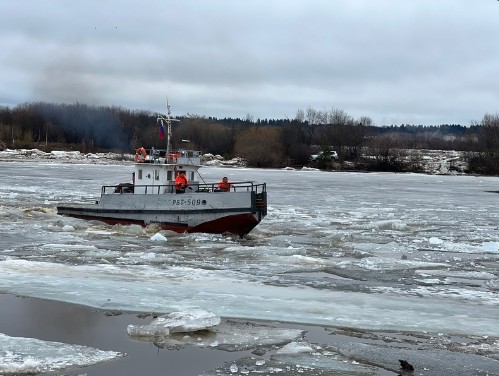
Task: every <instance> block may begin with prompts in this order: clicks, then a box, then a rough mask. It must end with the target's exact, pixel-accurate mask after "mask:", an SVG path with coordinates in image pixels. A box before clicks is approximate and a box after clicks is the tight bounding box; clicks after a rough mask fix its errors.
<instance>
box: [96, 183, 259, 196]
mask: <svg viewBox="0 0 499 376" xmlns="http://www.w3.org/2000/svg"><path fill="white" fill-rule="evenodd" d="M230 184H231V185H232V186H231V187H230V191H229V192H255V193H257V194H258V193H262V192H266V191H267V184H266V183H253V182H251V181H245V182H234V183H233V182H231V183H230ZM190 187H191V189H190V190H189V189H187V190H186V193H208V192H217V193H218V192H220V193H223V192H224V191H222V190H220V189H218V183H210V184H205V183H197V182H196V183H193V184H192V185H191V186H190ZM116 193H135V194H151V195H154V194H165V193H166V194H168V193H175V185H174V184H166V185H135V184H132V183H121V184H118V185H105V186H103V187H102V191H101V194H102V195H107V194H116Z"/></svg>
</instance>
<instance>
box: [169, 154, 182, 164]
mask: <svg viewBox="0 0 499 376" xmlns="http://www.w3.org/2000/svg"><path fill="white" fill-rule="evenodd" d="M179 157H180V153H170V155H169V159H170V162H175V163H176V162H177V159H178V158H179Z"/></svg>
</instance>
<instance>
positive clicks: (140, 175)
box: [137, 170, 142, 180]
mask: <svg viewBox="0 0 499 376" xmlns="http://www.w3.org/2000/svg"><path fill="white" fill-rule="evenodd" d="M137 179H138V180H142V170H139V176H137Z"/></svg>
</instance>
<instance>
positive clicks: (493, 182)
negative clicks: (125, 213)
mask: <svg viewBox="0 0 499 376" xmlns="http://www.w3.org/2000/svg"><path fill="white" fill-rule="evenodd" d="M131 171H132V168H131V167H130V166H123V167H121V166H120V167H119V168H117V166H106V165H71V164H53V163H52V164H51V163H47V164H43V163H32V162H29V163H18V162H14V163H3V164H2V165H1V167H0V200H1V201H0V202H1V203H2V205H1V207H0V232H1V233H2V238H1V240H0V252H1V253H0V291H3V292H8V293H12V294H19V295H26V296H33V297H41V298H48V299H56V300H63V301H67V302H73V303H78V304H83V305H88V306H92V307H97V308H101V309H108V310H123V311H136V312H156V313H160V314H161V313H170V312H175V311H179V312H189V311H193V310H197V309H202V310H207V311H210V312H213V313H214V314H215V315H218V316H221V317H225V318H243V319H263V320H278V321H282V322H294V323H301V324H319V325H323V326H332V327H348V328H352V329H365V330H385V331H386V330H389V331H404V332H419V333H424V332H440V333H449V334H459V335H465V336H492V337H497V336H499V319H498V314H497V312H498V311H499V310H498V305H499V294H498V291H499V282H498V281H499V278H498V273H497V270H499V268H498V267H499V238H498V226H497V223H498V218H499V206H498V205H497V200H498V199H499V196H498V195H497V193H495V191H497V190H498V187H499V179H498V178H495V177H472V176H432V175H418V174H384V173H370V174H365V173H338V172H334V173H330V172H320V171H294V170H257V169H239V168H233V169H228V168H215V167H213V168H205V169H203V178H204V179H205V180H207V181H213V180H218V179H219V178H220V177H221V176H228V177H229V179H231V180H233V181H238V180H243V181H244V180H257V181H266V182H267V188H268V192H269V193H268V201H269V208H268V209H269V214H268V216H267V218H265V219H264V220H263V222H262V223H261V224H260V225H259V226H257V228H255V229H254V230H253V232H252V233H250V234H249V235H248V236H247V237H246V238H245V239H238V238H233V237H228V236H222V235H208V234H174V233H170V232H165V231H158V229H156V228H146V229H142V228H140V227H138V226H108V225H105V224H102V223H99V222H85V221H82V220H77V219H72V218H66V217H61V216H58V215H56V210H55V206H56V205H57V203H59V202H74V201H80V200H89V199H90V200H95V199H97V198H98V194H99V192H100V186H101V185H102V184H115V183H118V182H127V181H129V180H130V179H131ZM276 356H277V355H276Z"/></svg>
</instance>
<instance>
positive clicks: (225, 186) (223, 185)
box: [218, 176, 233, 192]
mask: <svg viewBox="0 0 499 376" xmlns="http://www.w3.org/2000/svg"><path fill="white" fill-rule="evenodd" d="M232 186H233V185H232V184H231V183H230V182H229V179H227V176H224V177H223V178H222V180H220V183H218V189H220V190H221V191H224V192H229V191H230V188H231V187H232Z"/></svg>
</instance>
